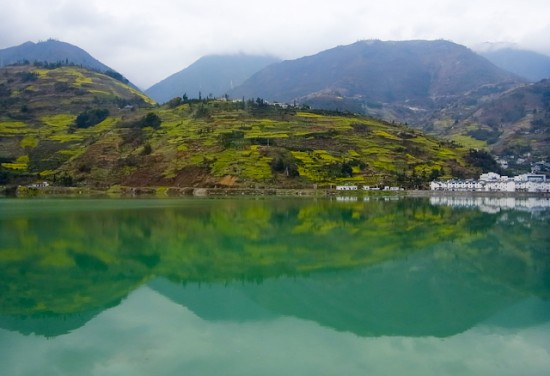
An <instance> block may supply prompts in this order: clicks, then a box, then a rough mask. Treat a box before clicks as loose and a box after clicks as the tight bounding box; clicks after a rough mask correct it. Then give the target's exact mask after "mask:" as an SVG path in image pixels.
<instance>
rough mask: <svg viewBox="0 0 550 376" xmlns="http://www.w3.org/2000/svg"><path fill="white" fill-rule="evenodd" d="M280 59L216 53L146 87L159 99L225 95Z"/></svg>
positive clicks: (149, 92)
mask: <svg viewBox="0 0 550 376" xmlns="http://www.w3.org/2000/svg"><path fill="white" fill-rule="evenodd" d="M278 61H279V60H278V59H276V58H274V57H271V56H253V55H245V54H238V55H212V56H205V57H202V58H200V59H199V60H197V61H196V62H194V63H193V64H191V65H190V66H189V67H187V68H185V69H183V70H181V71H179V72H177V73H175V74H173V75H171V76H170V77H168V78H166V79H164V80H162V81H161V82H159V83H157V84H155V85H153V86H151V87H150V88H149V89H147V90H146V91H145V93H146V94H147V95H149V96H150V97H151V98H153V99H154V100H155V101H157V102H158V103H164V102H167V101H169V100H170V99H172V98H174V97H181V96H182V95H184V94H186V95H187V96H188V97H189V98H198V97H199V93H200V95H201V96H202V97H207V96H214V97H221V96H223V95H224V94H227V93H228V92H229V91H230V90H231V89H233V88H234V87H236V86H238V85H240V84H242V83H243V82H244V81H245V80H246V79H247V78H249V77H250V76H252V75H253V74H254V73H256V72H258V71H259V70H261V69H263V68H265V67H266V66H268V65H270V64H273V63H276V62H278Z"/></svg>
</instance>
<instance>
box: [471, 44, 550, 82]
mask: <svg viewBox="0 0 550 376" xmlns="http://www.w3.org/2000/svg"><path fill="white" fill-rule="evenodd" d="M480 54H481V55H482V56H483V57H485V58H487V60H489V61H490V62H492V63H493V64H495V65H496V66H498V67H500V68H502V69H505V70H507V71H510V72H512V73H514V74H517V75H518V76H521V77H524V78H526V79H528V80H529V81H532V82H536V81H540V80H542V79H545V78H550V56H546V55H543V54H540V53H537V52H533V51H528V50H522V49H517V48H510V47H508V48H501V49H490V50H487V51H481V52H480Z"/></svg>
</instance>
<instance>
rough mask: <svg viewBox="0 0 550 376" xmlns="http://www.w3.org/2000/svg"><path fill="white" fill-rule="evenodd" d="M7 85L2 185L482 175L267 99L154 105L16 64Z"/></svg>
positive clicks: (429, 148)
mask: <svg viewBox="0 0 550 376" xmlns="http://www.w3.org/2000/svg"><path fill="white" fill-rule="evenodd" d="M0 78H1V80H2V81H0V88H1V93H0V94H1V102H0V103H2V107H1V109H2V111H1V113H0V158H1V161H2V164H1V171H0V172H1V173H2V175H1V176H2V179H3V183H4V184H6V183H8V184H13V183H17V182H32V181H36V179H46V180H49V181H50V182H52V183H54V184H64V185H80V186H88V187H100V188H107V187H111V186H113V185H126V186H134V187H135V186H155V187H158V186H178V187H193V186H195V187H214V186H229V187H251V186H252V187H255V186H264V187H311V186H312V184H318V185H320V186H329V185H334V184H344V183H355V184H367V185H395V184H397V185H400V186H405V187H419V186H422V185H423V184H425V182H427V181H429V180H431V179H433V178H435V177H438V176H441V175H444V176H449V177H450V176H476V175H477V174H478V173H479V172H480V170H479V169H477V168H473V167H472V166H470V165H469V164H468V163H467V162H466V160H467V158H468V151H467V150H466V149H461V148H457V147H455V146H453V145H452V144H449V143H445V142H443V141H439V140H437V139H434V138H431V137H427V136H424V135H423V134H422V133H420V132H419V131H414V130H412V129H410V128H407V127H405V126H401V125H393V124H390V123H384V122H381V121H377V120H374V119H371V118H366V117H361V116H344V115H342V114H337V113H334V114H330V113H312V112H305V111H303V110H300V109H299V108H294V107H287V108H282V107H279V106H272V105H268V104H266V103H265V102H263V101H261V100H257V101H246V102H243V101H236V102H229V101H219V100H202V101H199V100H191V101H186V102H184V101H179V102H177V101H171V102H170V103H169V104H168V105H166V106H164V107H161V108H151V107H150V104H148V102H147V101H148V98H146V97H143V96H142V95H141V94H140V93H139V92H137V91H135V90H133V89H131V88H129V87H128V86H126V85H124V84H122V83H120V82H118V81H116V80H113V79H111V78H110V77H108V76H105V75H102V74H99V73H95V72H92V71H87V70H84V69H80V68H78V69H77V68H69V67H63V68H57V69H52V70H39V69H35V68H34V67H30V66H26V67H10V68H5V69H3V70H2V71H0ZM128 104H133V105H134V107H131V108H129V107H128V106H127V105H128Z"/></svg>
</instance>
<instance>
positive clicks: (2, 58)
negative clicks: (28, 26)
mask: <svg viewBox="0 0 550 376" xmlns="http://www.w3.org/2000/svg"><path fill="white" fill-rule="evenodd" d="M29 63H30V64H37V65H48V64H49V65H72V66H81V67H84V68H89V69H92V70H96V71H99V72H104V73H107V74H109V75H110V76H111V77H113V78H115V79H117V80H119V81H122V82H124V83H125V84H129V85H130V86H131V87H133V88H134V89H137V90H139V89H138V88H137V86H135V85H134V84H132V83H131V82H129V81H128V80H127V79H126V78H125V77H124V76H123V75H122V74H120V73H118V72H116V71H115V70H114V69H112V68H110V67H108V66H107V65H105V64H103V63H102V62H100V61H99V60H97V59H95V58H94V57H92V56H91V55H90V54H89V53H88V52H86V51H84V50H83V49H82V48H80V47H77V46H74V45H72V44H69V43H66V42H61V41H58V40H55V39H48V40H47V41H45V42H38V43H33V42H26V43H23V44H21V45H19V46H16V47H9V48H5V49H3V50H0V68H2V67H4V66H7V65H12V64H29Z"/></svg>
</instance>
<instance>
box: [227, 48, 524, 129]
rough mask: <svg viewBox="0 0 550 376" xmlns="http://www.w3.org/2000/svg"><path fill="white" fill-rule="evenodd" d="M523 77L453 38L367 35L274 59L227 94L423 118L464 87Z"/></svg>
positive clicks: (517, 81)
mask: <svg viewBox="0 0 550 376" xmlns="http://www.w3.org/2000/svg"><path fill="white" fill-rule="evenodd" d="M519 82H521V79H519V78H518V77H516V76H514V75H513V74H511V73H508V72H506V71H504V70H502V69H500V68H497V67H495V66H494V65H493V64H491V63H490V62H489V61H487V60H486V59H484V58H483V57H481V56H479V55H477V54H475V53H474V52H473V51H471V50H470V49H468V48H466V47H464V46H461V45H458V44H455V43H452V42H448V41H443V40H437V41H422V40H417V41H400V42H393V41H378V40H368V41H360V42H357V43H354V44H351V45H347V46H339V47H336V48H333V49H330V50H326V51H323V52H320V53H318V54H316V55H313V56H307V57H303V58H300V59H297V60H291V61H284V62H281V63H279V64H274V65H271V66H269V67H267V68H265V69H263V70H262V71H260V72H258V73H256V74H255V75H253V76H252V77H251V78H250V79H248V80H247V81H245V82H244V83H243V85H241V86H240V87H238V88H236V89H235V90H233V91H231V92H230V95H231V96H233V97H235V98H240V97H242V96H244V97H247V98H255V97H261V98H265V99H267V100H274V101H282V102H292V101H294V100H297V101H299V102H301V103H307V104H311V105H312V106H314V107H323V108H329V109H335V108H339V109H347V106H348V104H347V103H346V101H348V102H351V103H355V107H359V108H362V110H363V111H362V112H364V113H368V114H374V115H391V114H393V115H397V116H394V118H396V119H400V118H402V116H403V114H400V113H399V111H400V110H403V111H404V112H405V113H410V114H409V116H408V117H409V118H410V119H411V120H415V119H416V120H417V121H418V120H419V119H420V118H421V116H420V115H424V113H425V112H426V111H432V110H433V109H436V108H438V107H440V106H441V105H446V104H448V103H449V102H451V101H452V100H453V99H454V98H455V97H457V96H461V95H463V94H464V93H467V92H470V91H472V90H476V89H479V88H480V87H483V86H487V85H496V84H503V83H507V84H517V83H519ZM343 107H344V108H343ZM384 108H385V109H386V112H385V113H384V112H383V111H381V110H382V109H384ZM384 117H385V118H389V117H391V116H384ZM407 120H409V119H405V121H407Z"/></svg>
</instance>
